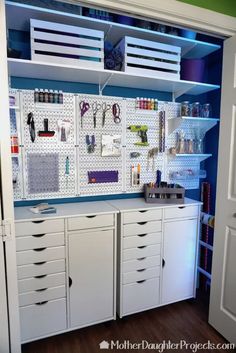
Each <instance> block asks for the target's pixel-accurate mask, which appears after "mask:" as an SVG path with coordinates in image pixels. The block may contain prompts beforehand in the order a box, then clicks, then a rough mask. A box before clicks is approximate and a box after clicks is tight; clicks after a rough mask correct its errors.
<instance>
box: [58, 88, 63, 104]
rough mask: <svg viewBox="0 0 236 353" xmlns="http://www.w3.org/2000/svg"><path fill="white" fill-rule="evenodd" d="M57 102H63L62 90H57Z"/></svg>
mask: <svg viewBox="0 0 236 353" xmlns="http://www.w3.org/2000/svg"><path fill="white" fill-rule="evenodd" d="M58 103H59V104H63V92H62V91H59V95H58Z"/></svg>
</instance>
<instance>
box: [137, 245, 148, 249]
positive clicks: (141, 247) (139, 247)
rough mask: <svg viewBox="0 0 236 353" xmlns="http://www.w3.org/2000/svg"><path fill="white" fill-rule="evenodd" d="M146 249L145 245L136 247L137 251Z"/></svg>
mask: <svg viewBox="0 0 236 353" xmlns="http://www.w3.org/2000/svg"><path fill="white" fill-rule="evenodd" d="M146 247H147V245H142V246H138V249H144V248H146Z"/></svg>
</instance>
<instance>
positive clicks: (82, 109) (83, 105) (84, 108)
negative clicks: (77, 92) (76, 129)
mask: <svg viewBox="0 0 236 353" xmlns="http://www.w3.org/2000/svg"><path fill="white" fill-rule="evenodd" d="M79 107H80V117H81V129H82V128H83V116H84V114H85V113H86V112H87V111H88V110H89V108H90V105H89V103H88V102H85V101H81V102H80V104H79Z"/></svg>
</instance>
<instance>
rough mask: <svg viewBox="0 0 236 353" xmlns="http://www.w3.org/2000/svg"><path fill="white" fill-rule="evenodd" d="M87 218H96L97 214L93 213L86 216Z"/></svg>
mask: <svg viewBox="0 0 236 353" xmlns="http://www.w3.org/2000/svg"><path fill="white" fill-rule="evenodd" d="M86 217H87V218H95V217H96V215H93V216H86Z"/></svg>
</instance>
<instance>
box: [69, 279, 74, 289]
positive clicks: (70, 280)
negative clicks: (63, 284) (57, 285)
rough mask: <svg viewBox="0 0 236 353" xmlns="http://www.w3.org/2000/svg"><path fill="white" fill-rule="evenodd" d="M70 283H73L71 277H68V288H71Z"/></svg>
mask: <svg viewBox="0 0 236 353" xmlns="http://www.w3.org/2000/svg"><path fill="white" fill-rule="evenodd" d="M72 283H73V281H72V279H71V277H69V287H71V286H72Z"/></svg>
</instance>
